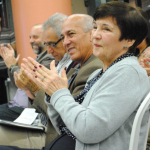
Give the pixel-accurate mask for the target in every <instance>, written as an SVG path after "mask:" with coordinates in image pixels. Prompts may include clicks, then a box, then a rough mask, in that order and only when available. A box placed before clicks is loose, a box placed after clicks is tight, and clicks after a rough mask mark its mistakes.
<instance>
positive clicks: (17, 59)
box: [16, 54, 20, 62]
mask: <svg viewBox="0 0 150 150" xmlns="http://www.w3.org/2000/svg"><path fill="white" fill-rule="evenodd" d="M19 58H20V54H19V55H18V56H17V58H16V62H18V61H19Z"/></svg>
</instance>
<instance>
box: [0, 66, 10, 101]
mask: <svg viewBox="0 0 150 150" xmlns="http://www.w3.org/2000/svg"><path fill="white" fill-rule="evenodd" d="M7 77H8V74H7V69H0V104H4V103H7V94H6V86H5V80H6V79H7Z"/></svg>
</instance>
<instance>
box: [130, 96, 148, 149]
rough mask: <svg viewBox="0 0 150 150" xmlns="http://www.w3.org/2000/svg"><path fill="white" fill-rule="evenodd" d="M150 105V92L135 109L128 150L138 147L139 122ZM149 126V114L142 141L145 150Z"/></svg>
mask: <svg viewBox="0 0 150 150" xmlns="http://www.w3.org/2000/svg"><path fill="white" fill-rule="evenodd" d="M149 105H150V93H149V94H148V95H147V96H146V98H145V99H144V100H143V102H142V103H141V105H140V107H139V108H138V110H137V113H136V115H135V119H134V122H133V126H132V131H131V137H130V145H129V150H137V148H138V141H139V134H140V128H141V122H142V119H143V116H144V113H145V111H146V110H147V108H148V107H149ZM149 126H150V115H149V119H148V126H147V132H146V133H147V135H146V138H145V141H144V146H145V147H144V150H146V144H147V137H148V132H149Z"/></svg>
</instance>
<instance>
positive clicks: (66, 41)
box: [62, 36, 71, 47]
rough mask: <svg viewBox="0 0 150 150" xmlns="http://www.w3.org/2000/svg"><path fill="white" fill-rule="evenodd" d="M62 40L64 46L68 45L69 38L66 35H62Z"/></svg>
mask: <svg viewBox="0 0 150 150" xmlns="http://www.w3.org/2000/svg"><path fill="white" fill-rule="evenodd" d="M62 42H63V46H64V47H66V46H68V45H69V44H70V43H71V41H70V39H69V38H68V37H67V36H65V37H64V39H63V41H62Z"/></svg>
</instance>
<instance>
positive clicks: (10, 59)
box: [0, 44, 20, 68]
mask: <svg viewBox="0 0 150 150" xmlns="http://www.w3.org/2000/svg"><path fill="white" fill-rule="evenodd" d="M7 46H8V47H6V46H4V45H3V44H2V45H0V55H1V56H2V58H3V59H4V61H5V64H6V66H7V68H10V66H11V65H16V64H17V62H18V60H19V57H20V55H18V56H17V58H15V57H14V56H15V53H14V50H13V48H12V47H11V45H10V44H7Z"/></svg>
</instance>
